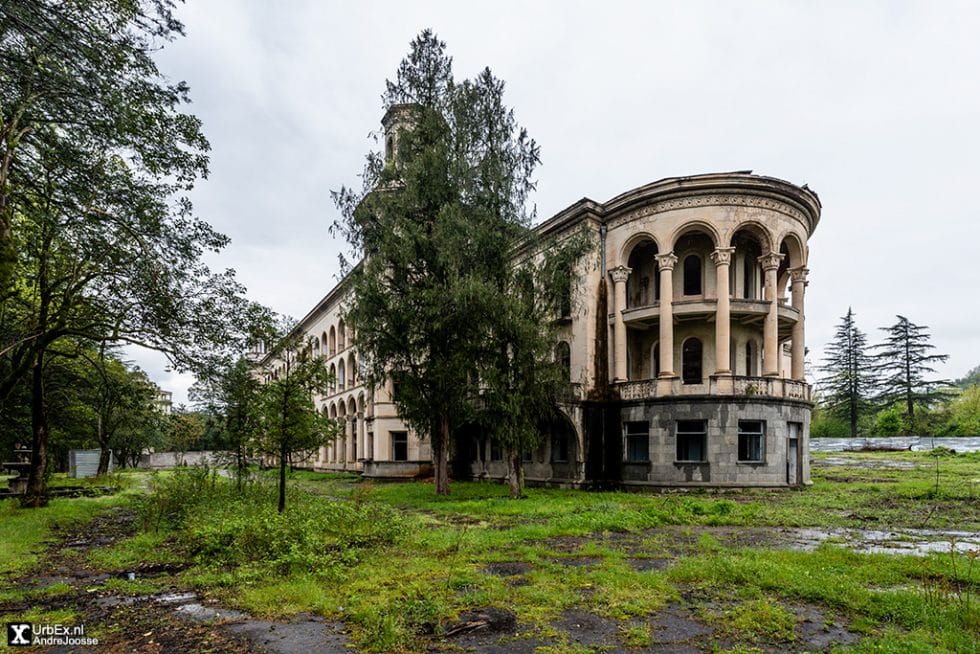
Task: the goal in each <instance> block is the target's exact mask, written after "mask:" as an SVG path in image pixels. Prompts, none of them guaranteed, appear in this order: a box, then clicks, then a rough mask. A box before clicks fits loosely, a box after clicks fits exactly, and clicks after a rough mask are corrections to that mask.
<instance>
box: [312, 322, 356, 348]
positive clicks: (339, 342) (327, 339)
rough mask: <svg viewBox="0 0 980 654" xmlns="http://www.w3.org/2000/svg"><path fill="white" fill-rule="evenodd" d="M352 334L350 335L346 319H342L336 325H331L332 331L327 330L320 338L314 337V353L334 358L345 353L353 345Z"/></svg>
mask: <svg viewBox="0 0 980 654" xmlns="http://www.w3.org/2000/svg"><path fill="white" fill-rule="evenodd" d="M351 340H352V339H351V334H349V333H348V329H347V326H346V325H345V324H344V319H343V318H341V319H340V320H339V321H338V322H337V324H336V325H330V329H328V330H325V331H324V332H323V333H322V334H321V335H320V336H314V337H313V352H314V353H315V354H318V355H319V356H322V357H332V356H334V355H336V354H338V353H340V352H343V351H344V350H346V349H347V347H348V346H349V345H351V344H352V343H351Z"/></svg>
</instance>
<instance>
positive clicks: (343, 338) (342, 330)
mask: <svg viewBox="0 0 980 654" xmlns="http://www.w3.org/2000/svg"><path fill="white" fill-rule="evenodd" d="M346 347H347V328H346V327H345V326H344V319H343V318H341V319H340V322H339V323H337V351H338V352H343V351H344V349H345V348H346Z"/></svg>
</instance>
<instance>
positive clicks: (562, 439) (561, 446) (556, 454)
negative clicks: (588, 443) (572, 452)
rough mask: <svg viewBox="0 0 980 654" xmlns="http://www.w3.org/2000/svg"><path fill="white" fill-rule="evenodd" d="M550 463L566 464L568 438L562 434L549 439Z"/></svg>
mask: <svg viewBox="0 0 980 654" xmlns="http://www.w3.org/2000/svg"><path fill="white" fill-rule="evenodd" d="M551 462H552V463H568V437H567V436H565V435H564V434H554V435H552V437H551Z"/></svg>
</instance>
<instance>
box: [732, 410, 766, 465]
mask: <svg viewBox="0 0 980 654" xmlns="http://www.w3.org/2000/svg"><path fill="white" fill-rule="evenodd" d="M765 436H766V423H764V422H763V421H761V420H739V421H738V460H739V461H762V460H763V459H764V454H765Z"/></svg>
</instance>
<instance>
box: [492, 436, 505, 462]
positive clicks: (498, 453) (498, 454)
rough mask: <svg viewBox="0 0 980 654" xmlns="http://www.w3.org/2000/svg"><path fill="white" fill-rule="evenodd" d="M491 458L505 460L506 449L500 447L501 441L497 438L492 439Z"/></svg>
mask: <svg viewBox="0 0 980 654" xmlns="http://www.w3.org/2000/svg"><path fill="white" fill-rule="evenodd" d="M490 460H491V461H503V460H504V450H503V448H502V447H500V443H498V442H497V441H495V440H491V441H490Z"/></svg>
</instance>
